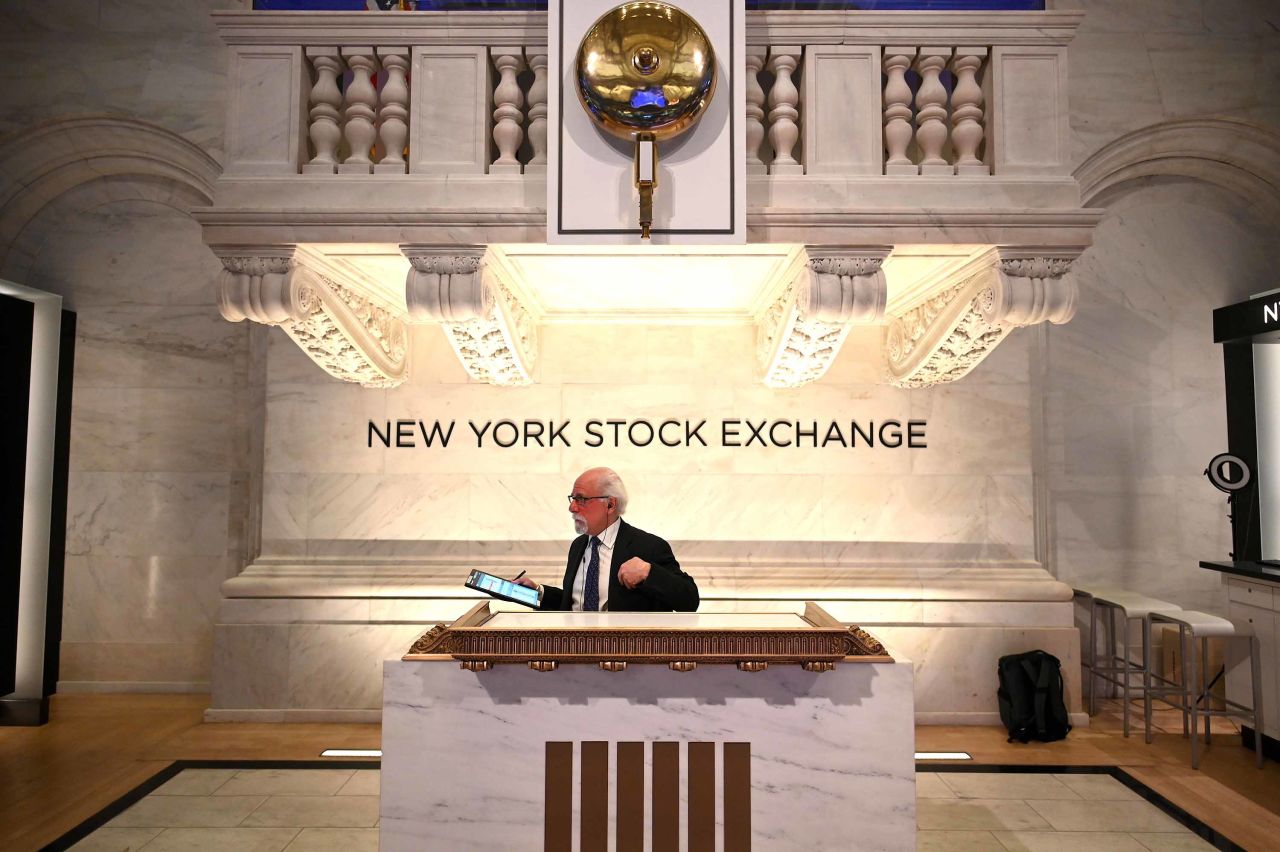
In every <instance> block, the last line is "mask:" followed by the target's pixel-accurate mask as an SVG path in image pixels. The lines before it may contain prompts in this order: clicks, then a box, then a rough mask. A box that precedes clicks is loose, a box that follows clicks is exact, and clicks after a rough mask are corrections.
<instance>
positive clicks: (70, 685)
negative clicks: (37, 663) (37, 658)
mask: <svg viewBox="0 0 1280 852" xmlns="http://www.w3.org/2000/svg"><path fill="white" fill-rule="evenodd" d="M58 692H59V693H63V694H72V693H79V694H98V693H108V692H133V693H139V694H157V695H159V694H184V695H198V694H200V693H205V692H209V681H207V680H60V681H58Z"/></svg>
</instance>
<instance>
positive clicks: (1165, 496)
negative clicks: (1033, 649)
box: [1045, 180, 1280, 610]
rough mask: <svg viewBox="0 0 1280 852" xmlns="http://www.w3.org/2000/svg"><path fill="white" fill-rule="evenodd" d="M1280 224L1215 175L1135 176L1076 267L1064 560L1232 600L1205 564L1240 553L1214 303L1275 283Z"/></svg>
mask: <svg viewBox="0 0 1280 852" xmlns="http://www.w3.org/2000/svg"><path fill="white" fill-rule="evenodd" d="M1278 238H1280V233H1278V232H1277V229H1276V223H1264V222H1261V221H1258V220H1256V219H1255V218H1254V217H1253V215H1252V213H1251V212H1250V210H1249V208H1248V205H1247V204H1245V203H1244V201H1243V200H1242V199H1240V198H1238V197H1236V196H1232V195H1230V194H1228V193H1226V192H1224V191H1220V190H1216V189H1213V188H1211V187H1209V186H1207V185H1205V184H1203V183H1188V182H1178V181H1168V180H1164V181H1154V182H1153V181H1147V182H1143V183H1140V184H1132V185H1130V187H1129V188H1128V189H1127V191H1124V192H1122V193H1120V194H1118V197H1116V198H1114V199H1113V200H1112V201H1110V202H1109V204H1108V215H1107V217H1106V218H1105V219H1104V220H1103V222H1102V224H1101V225H1100V226H1099V228H1098V231H1097V234H1096V241H1095V244H1094V245H1093V247H1092V248H1090V249H1089V251H1088V252H1086V253H1085V254H1084V256H1083V257H1081V258H1080V260H1078V261H1077V262H1076V265H1075V269H1076V274H1077V275H1078V277H1079V280H1080V309H1079V313H1078V314H1077V316H1076V318H1075V319H1074V320H1073V321H1072V322H1071V323H1069V324H1067V325H1065V326H1063V327H1061V328H1059V329H1054V330H1053V332H1051V334H1050V335H1049V337H1048V344H1047V381H1046V387H1045V404H1046V421H1047V423H1048V431H1047V435H1046V453H1047V459H1046V468H1047V474H1048V482H1049V491H1050V508H1049V521H1050V540H1051V542H1052V550H1051V553H1050V563H1049V568H1050V570H1051V571H1053V573H1055V574H1056V575H1057V576H1058V578H1059V579H1061V580H1063V581H1064V582H1067V583H1073V584H1080V583H1109V584H1120V585H1124V586H1126V587H1129V588H1133V589H1139V590H1142V591H1145V592H1147V593H1149V594H1155V595H1157V596H1158V597H1160V598H1163V599H1166V600H1173V601H1175V602H1177V603H1179V604H1181V605H1183V606H1186V607H1190V606H1195V607H1196V608H1199V609H1205V608H1208V609H1211V610H1213V609H1219V610H1223V609H1224V608H1225V602H1226V601H1225V594H1224V592H1223V588H1222V586H1221V579H1220V575H1218V574H1217V573H1214V572H1208V571H1204V570H1203V569H1201V568H1199V567H1198V565H1197V562H1198V561H1199V560H1201V559H1225V558H1226V556H1227V552H1228V551H1229V550H1230V547H1231V544H1230V528H1229V526H1228V523H1227V511H1226V510H1227V507H1226V500H1225V495H1223V494H1221V493H1219V492H1218V491H1217V490H1215V489H1214V488H1213V487H1212V486H1211V485H1210V484H1209V482H1208V480H1206V479H1205V478H1204V477H1203V476H1202V475H1201V472H1202V471H1203V470H1204V468H1205V467H1206V466H1207V465H1208V461H1209V459H1210V458H1212V457H1213V456H1214V455H1215V454H1217V453H1219V452H1225V451H1226V445H1227V437H1226V402H1225V398H1224V395H1223V394H1224V391H1223V372H1222V371H1223V366H1222V352H1221V347H1219V346H1218V345H1216V344H1214V342H1213V330H1212V311H1213V309H1214V308H1217V307H1221V306H1223V305H1227V304H1231V303H1233V302H1237V301H1241V300H1243V299H1246V298H1248V297H1249V295H1250V294H1252V293H1257V292H1260V291H1264V290H1269V289H1272V288H1274V286H1275V278H1274V269H1275V257H1276V248H1277V246H1278V245H1280V239H1278Z"/></svg>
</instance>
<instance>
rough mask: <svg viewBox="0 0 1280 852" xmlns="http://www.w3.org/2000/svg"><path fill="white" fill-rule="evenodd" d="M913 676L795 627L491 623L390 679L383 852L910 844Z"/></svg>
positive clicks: (398, 664) (519, 619)
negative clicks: (402, 851) (403, 851)
mask: <svg viewBox="0 0 1280 852" xmlns="http://www.w3.org/2000/svg"><path fill="white" fill-rule="evenodd" d="M912 708H913V697H912V666H911V663H910V662H909V661H904V660H901V659H894V658H892V657H890V656H889V655H888V653H887V652H886V651H885V649H884V647H883V646H882V645H880V643H879V642H877V641H876V640H875V639H874V638H872V637H870V636H869V635H868V634H866V633H864V632H862V631H859V630H857V628H847V627H844V626H842V625H840V623H839V622H836V621H834V619H831V618H830V616H827V615H826V614H825V613H823V612H822V610H821V609H819V608H818V607H816V606H813V605H809V606H808V607H806V610H805V613H804V614H803V615H800V614H795V613H780V612H771V613H759V614H753V613H711V614H693V613H671V614H664V613H587V614H584V613H534V612H506V611H499V612H492V611H490V607H489V605H488V604H482V605H480V606H478V607H476V608H475V609H473V610H472V611H471V612H469V613H468V614H467V615H466V616H464V617H463V618H462V619H459V620H458V621H457V622H454V624H453V625H451V626H450V627H448V628H445V627H436V628H432V630H431V631H429V632H428V633H427V634H426V635H424V636H423V637H422V639H420V640H419V641H418V642H417V643H415V646H414V650H413V651H412V652H411V653H410V654H408V655H406V656H405V658H404V659H402V660H393V661H388V662H387V663H386V664H385V671H384V685H383V732H382V749H383V763H382V804H381V817H382V819H381V822H380V844H381V845H380V848H381V849H382V850H383V852H400V851H401V850H406V851H407V850H415V852H416V850H435V849H441V850H445V849H447V850H524V849H528V850H537V849H545V850H564V852H569V850H579V849H580V850H584V852H585V850H593V849H599V850H602V852H603V850H606V849H616V850H618V852H624V850H655V852H658V850H665V849H670V850H679V849H687V850H690V852H698V850H708V852H712V850H716V849H720V850H724V852H738V851H739V850H748V849H756V850H766V849H767V850H808V852H812V851H813V850H822V849H849V848H853V847H852V846H851V845H850V844H851V843H852V844H854V846H856V848H858V849H866V850H903V852H907V850H913V849H915V780H914V778H915V776H914V758H913V752H914V728H913V713H912Z"/></svg>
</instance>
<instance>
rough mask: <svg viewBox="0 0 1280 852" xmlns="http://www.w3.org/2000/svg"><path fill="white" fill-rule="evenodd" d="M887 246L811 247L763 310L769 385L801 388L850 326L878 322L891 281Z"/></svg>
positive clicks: (763, 357)
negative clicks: (887, 272) (886, 272)
mask: <svg viewBox="0 0 1280 852" xmlns="http://www.w3.org/2000/svg"><path fill="white" fill-rule="evenodd" d="M890 250H891V249H890V248H889V247H888V246H879V247H867V248H843V247H829V246H811V247H808V248H807V258H806V260H805V263H804V265H803V266H801V267H799V268H798V269H797V268H795V267H792V270H793V271H794V274H793V276H792V277H790V279H789V280H787V282H786V284H785V286H784V288H783V290H782V293H781V294H780V295H779V296H778V297H777V298H776V299H775V300H774V301H773V303H772V304H770V305H769V307H768V308H767V309H766V310H765V311H764V314H763V316H762V317H761V319H760V322H759V326H758V330H757V344H756V345H757V350H756V351H757V357H758V358H759V361H760V367H761V370H762V371H763V381H764V383H765V384H766V385H768V386H769V387H777V388H786V387H799V386H800V385H804V384H808V383H809V382H812V381H815V380H817V379H820V378H822V376H823V375H825V374H826V372H827V370H828V369H830V367H831V364H832V362H833V361H834V360H835V357H836V355H838V354H839V352H840V347H841V346H842V345H843V344H844V340H845V338H846V337H847V336H848V334H849V330H850V328H852V327H853V326H854V325H857V324H872V323H876V322H879V321H880V320H881V318H882V317H883V316H884V307H885V301H886V298H887V286H886V284H885V278H884V272H883V271H882V270H881V268H880V267H881V264H883V263H884V259H885V258H886V257H887V256H888V255H889V252H890Z"/></svg>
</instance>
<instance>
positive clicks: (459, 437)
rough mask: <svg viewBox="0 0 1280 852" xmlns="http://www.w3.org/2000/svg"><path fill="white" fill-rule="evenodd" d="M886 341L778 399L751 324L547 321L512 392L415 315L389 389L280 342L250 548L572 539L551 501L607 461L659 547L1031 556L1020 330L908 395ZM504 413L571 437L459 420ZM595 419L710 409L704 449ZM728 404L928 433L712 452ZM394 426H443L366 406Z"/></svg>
mask: <svg viewBox="0 0 1280 852" xmlns="http://www.w3.org/2000/svg"><path fill="white" fill-rule="evenodd" d="M882 334H883V329H882V328H879V327H874V328H866V329H864V330H861V331H858V332H855V334H854V335H853V336H851V337H850V339H849V341H848V343H846V345H845V347H844V349H843V350H842V352H841V354H840V356H839V359H838V361H837V363H836V364H835V366H834V367H833V368H832V370H831V372H830V373H829V374H828V375H827V377H826V378H825V379H824V380H823V381H821V382H818V383H815V384H812V385H809V386H806V387H803V388H799V389H796V390H787V391H779V390H771V389H769V388H766V387H764V386H763V385H762V384H761V383H760V379H759V375H758V372H757V369H758V368H757V367H756V365H755V333H754V329H752V328H750V327H746V326H743V327H733V326H722V327H701V328H699V327H651V326H630V325H617V326H608V327H600V326H578V325H560V326H547V327H544V328H543V329H542V331H541V340H542V356H541V363H540V365H539V368H538V372H539V375H538V377H537V383H536V384H534V385H532V386H530V387H526V388H514V389H512V388H495V387H491V386H488V385H482V384H476V383H472V382H469V381H468V380H467V377H466V375H465V374H464V373H463V372H462V370H461V369H460V367H459V366H458V362H457V359H456V357H455V356H454V354H453V353H452V351H451V350H450V349H449V348H448V345H447V344H446V342H445V340H444V336H443V334H442V333H441V331H440V330H439V329H438V328H436V327H433V326H425V327H419V328H417V329H416V330H415V332H414V336H413V346H414V353H413V361H412V363H413V364H414V367H415V374H414V376H413V378H412V379H411V381H410V382H408V383H407V384H406V385H404V386H402V387H400V388H397V389H395V390H390V391H385V392H384V391H373V390H366V389H361V388H358V387H354V386H343V385H339V384H337V383H335V382H333V381H332V380H330V379H328V378H327V377H326V376H325V375H324V374H323V373H322V372H321V371H320V370H319V368H317V367H315V366H314V365H312V364H311V363H310V362H309V361H307V360H306V358H305V356H304V355H302V354H301V352H300V351H299V350H298V349H297V347H296V346H294V345H293V344H292V343H290V342H289V341H288V340H287V339H285V338H284V337H283V336H282V335H273V336H272V341H271V348H270V353H269V361H270V365H269V368H268V373H269V376H270V384H269V386H268V388H267V433H266V456H265V462H264V468H265V485H264V490H265V503H264V528H263V549H264V552H265V553H268V554H275V555H298V554H302V553H308V554H322V553H341V552H349V549H350V547H351V546H352V545H353V544H354V545H358V546H360V547H365V548H367V549H368V552H375V553H377V552H381V553H390V552H404V548H403V547H399V546H398V543H403V542H412V541H418V540H432V539H443V540H459V541H472V540H481V541H484V540H506V539H515V540H530V541H537V540H542V541H546V540H559V541H568V540H569V539H570V538H572V527H571V524H570V520H569V516H568V513H567V506H566V505H565V497H564V495H566V494H568V493H569V488H570V486H571V485H572V483H573V480H574V478H575V477H576V476H577V474H578V473H579V472H581V471H582V470H584V469H586V468H588V467H592V466H595V465H607V466H610V467H613V468H615V469H616V470H618V472H619V473H620V474H621V475H622V477H623V479H624V481H625V482H626V483H627V485H628V488H629V490H630V492H631V497H632V499H631V507H630V509H629V510H628V512H627V518H628V520H629V521H630V522H632V523H634V524H636V525H638V526H640V527H642V528H647V529H649V530H651V531H653V532H656V533H658V534H661V535H663V536H664V537H667V538H669V539H682V540H683V539H688V540H705V539H710V540H730V541H771V540H772V541H851V540H857V541H885V542H947V543H996V544H999V545H1003V546H1004V547H1005V552H1006V553H1007V554H1009V555H1012V556H1017V557H1022V558H1028V557H1030V556H1031V555H1032V552H1033V547H1034V542H1033V525H1032V522H1031V515H1032V509H1031V475H1032V469H1031V427H1030V418H1029V415H1028V409H1029V405H1030V402H1029V400H1030V385H1029V372H1028V371H1029V367H1028V354H1027V344H1028V341H1029V340H1030V333H1018V334H1015V335H1014V336H1013V337H1012V338H1011V339H1010V340H1009V341H1008V342H1007V343H1006V344H1004V345H1003V346H1002V347H1001V348H1000V349H998V350H997V352H996V353H995V354H994V355H993V356H992V357H991V358H990V359H988V361H986V362H985V363H983V364H982V365H981V366H980V367H979V368H978V369H977V370H976V371H974V373H973V374H971V375H970V376H969V377H968V378H966V379H965V381H964V382H961V383H959V384H956V385H952V386H948V387H940V388H933V389H925V390H910V391H908V390H901V389H897V388H893V387H889V386H886V385H884V384H882V383H880V382H881V370H882V360H881V359H882V357H883V356H882V348H881V340H880V338H881V335H882ZM504 418H508V419H512V420H516V421H522V420H525V419H540V420H543V421H546V420H556V421H560V420H565V419H567V420H570V421H571V426H570V428H569V429H568V430H567V433H566V434H568V435H569V436H570V440H571V442H572V446H571V447H568V448H565V447H563V446H557V447H555V448H547V447H537V446H531V447H527V448H526V447H522V446H516V447H512V448H510V449H502V448H500V447H496V446H490V445H486V446H484V447H479V448H478V447H477V446H476V439H475V436H474V435H473V433H472V432H471V430H470V428H469V427H468V425H467V421H475V422H477V423H483V422H485V421H488V420H494V421H497V420H500V419H504ZM593 418H595V419H600V420H605V419H614V418H616V419H632V420H634V419H638V418H644V419H648V420H650V421H652V422H654V423H658V422H660V421H661V420H663V419H667V418H672V419H676V420H680V421H685V420H690V421H693V422H694V423H696V422H697V421H699V420H703V419H705V420H707V421H708V423H707V426H706V427H704V429H703V433H702V434H704V435H705V436H706V437H707V439H708V443H709V444H710V445H711V446H709V447H705V448H704V447H701V446H700V445H697V444H695V445H694V446H692V447H688V448H686V447H683V446H681V447H663V446H659V445H657V444H656V442H655V444H654V445H650V446H647V447H632V446H629V445H624V446H623V447H620V448H617V449H615V448H613V447H612V440H611V438H610V439H608V440H606V443H605V445H604V446H602V447H598V448H591V447H587V446H585V445H584V443H583V438H584V436H585V433H584V431H583V427H584V425H585V423H586V421H587V420H590V419H593ZM726 418H729V419H731V418H748V419H751V420H753V421H755V422H759V421H760V420H761V419H769V420H773V419H776V418H783V419H788V420H804V421H809V422H812V421H814V420H817V421H818V422H819V423H821V424H823V430H824V432H825V428H826V424H827V423H829V422H830V421H831V420H837V421H843V422H844V423H845V430H846V431H848V425H847V424H848V421H849V420H851V419H856V420H858V421H859V422H860V423H862V424H864V425H865V424H866V423H867V422H874V423H879V422H881V421H883V420H885V419H889V418H893V419H897V420H899V421H901V422H902V423H904V424H905V423H906V421H907V420H909V419H917V420H925V421H927V424H928V425H927V433H926V434H927V443H928V446H927V447H926V448H923V449H908V448H906V447H905V446H903V447H899V448H896V449H893V448H889V447H881V446H876V447H874V448H867V447H862V446H859V447H857V448H844V447H840V446H828V447H825V448H816V449H815V448H813V447H804V448H796V447H761V446H758V445H757V446H752V447H745V446H744V447H737V448H734V447H723V446H720V440H719V433H718V432H717V429H718V424H719V423H720V422H721V421H722V420H724V419H726ZM388 419H390V420H396V419H408V420H419V419H421V420H424V421H426V422H427V423H428V424H430V423H432V422H433V421H435V420H441V421H444V422H447V421H450V420H456V421H457V422H456V426H455V434H454V437H453V439H452V440H451V442H450V444H449V446H448V447H447V448H441V447H439V446H435V447H432V448H426V447H422V446H417V447H414V448H396V447H392V448H390V449H388V448H386V447H384V446H383V445H382V444H381V443H380V442H376V441H375V446H374V447H373V448H369V446H368V434H367V432H368V429H367V424H368V422H369V420H374V421H375V422H377V423H379V424H385V422H386V421H387V420H388ZM742 432H743V434H744V436H745V435H746V434H747V430H746V428H745V427H744V428H743V429H742ZM624 444H625V441H624Z"/></svg>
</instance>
